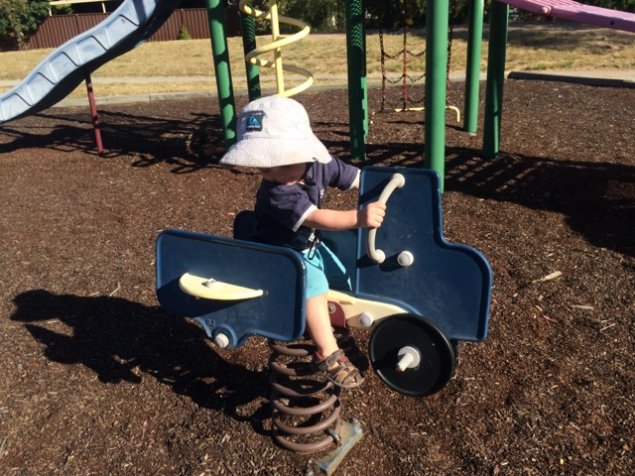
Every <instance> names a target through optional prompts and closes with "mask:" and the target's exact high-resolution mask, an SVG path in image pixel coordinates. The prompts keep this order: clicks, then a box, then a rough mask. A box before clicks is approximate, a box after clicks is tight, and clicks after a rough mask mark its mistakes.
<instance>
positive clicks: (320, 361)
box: [220, 96, 386, 388]
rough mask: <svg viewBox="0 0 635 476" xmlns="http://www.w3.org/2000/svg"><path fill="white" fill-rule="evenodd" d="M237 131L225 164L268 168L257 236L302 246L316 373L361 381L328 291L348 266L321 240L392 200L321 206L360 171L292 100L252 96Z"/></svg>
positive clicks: (379, 215)
mask: <svg viewBox="0 0 635 476" xmlns="http://www.w3.org/2000/svg"><path fill="white" fill-rule="evenodd" d="M237 138H238V141H237V142H236V144H235V145H234V146H232V147H231V148H230V149H229V151H228V152H227V153H226V154H225V156H224V157H223V158H222V159H221V161H220V163H221V164H226V165H234V166H242V167H255V168H258V169H260V171H261V174H262V182H261V184H260V188H259V190H258V192H257V194H256V205H255V214H256V219H257V227H256V231H255V233H254V234H253V235H252V237H251V239H253V240H254V241H259V242H263V243H268V244H273V245H279V246H288V247H290V248H293V249H295V250H297V251H299V252H300V253H302V256H303V258H304V261H305V263H306V269H307V289H306V296H307V303H306V325H307V329H308V332H309V334H310V336H311V338H312V339H313V342H314V343H315V345H316V347H317V352H316V355H315V360H314V367H315V369H316V372H317V373H318V374H319V375H321V376H322V377H324V378H326V379H328V380H329V381H331V382H332V383H333V384H335V385H337V386H340V387H343V388H353V387H357V386H358V385H360V384H361V383H362V381H363V377H362V375H361V374H360V372H359V370H358V369H357V368H355V366H354V365H353V364H352V363H351V362H350V361H349V360H348V358H347V357H346V356H345V355H344V352H343V351H342V350H341V349H339V347H338V344H337V341H336V339H335V336H334V334H333V329H332V328H331V322H330V318H329V312H328V301H327V297H326V296H327V292H328V289H329V281H328V280H329V279H333V278H337V279H340V280H341V279H342V278H344V281H345V280H346V277H345V269H344V266H343V265H342V264H341V262H340V261H339V260H338V258H337V257H336V256H335V255H334V254H333V253H332V252H331V250H329V248H328V247H327V246H326V245H325V244H324V243H322V242H321V241H320V239H319V230H348V229H353V228H358V227H366V228H377V227H379V226H380V225H381V223H382V220H383V218H384V214H385V209H386V206H385V205H384V204H383V203H380V202H372V203H369V204H368V205H366V206H365V207H364V208H362V209H360V210H357V209H354V210H342V211H340V210H329V209H323V208H320V201H321V200H322V198H323V197H324V193H325V191H326V189H327V187H337V188H339V189H340V190H352V189H357V188H358V187H359V173H360V171H359V170H358V169H357V168H356V167H353V166H351V165H349V164H346V163H344V162H342V161H340V160H339V159H337V158H335V157H332V156H331V155H330V154H329V152H328V150H327V149H326V147H325V146H324V144H322V142H320V140H319V139H318V138H317V137H316V136H315V135H314V134H313V131H312V130H311V125H310V123H309V117H308V115H307V112H306V110H305V109H304V107H303V106H302V105H301V104H300V103H299V102H297V101H295V100H293V99H289V98H285V97H281V96H269V97H265V98H261V99H257V100H255V101H252V102H251V103H249V104H248V105H247V106H246V107H245V108H243V110H242V111H241V113H240V117H239V119H238V131H237Z"/></svg>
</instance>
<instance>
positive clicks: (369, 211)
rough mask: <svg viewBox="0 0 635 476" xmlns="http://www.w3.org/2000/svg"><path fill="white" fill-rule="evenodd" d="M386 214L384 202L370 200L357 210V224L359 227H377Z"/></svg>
mask: <svg viewBox="0 0 635 476" xmlns="http://www.w3.org/2000/svg"><path fill="white" fill-rule="evenodd" d="M384 216H386V204H385V203H381V202H371V203H369V204H368V205H366V206H365V207H364V208H362V209H361V210H359V211H358V212H357V224H358V226H359V227H361V228H379V227H380V226H381V223H382V222H383V221H384Z"/></svg>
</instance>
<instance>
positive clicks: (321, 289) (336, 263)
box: [302, 242, 351, 299]
mask: <svg viewBox="0 0 635 476" xmlns="http://www.w3.org/2000/svg"><path fill="white" fill-rule="evenodd" d="M302 257H303V258H304V263H305V264H306V298H307V299H310V298H312V297H315V296H319V295H320V294H325V293H326V292H328V290H329V287H330V288H334V289H338V290H342V291H350V290H351V280H350V277H349V275H348V273H347V271H346V268H344V265H343V264H342V262H341V261H340V260H339V258H338V257H337V256H335V254H334V253H333V252H332V251H331V250H330V249H329V247H328V246H326V245H325V244H324V243H322V242H320V243H319V244H318V246H317V248H315V249H313V250H309V251H305V252H303V253H302Z"/></svg>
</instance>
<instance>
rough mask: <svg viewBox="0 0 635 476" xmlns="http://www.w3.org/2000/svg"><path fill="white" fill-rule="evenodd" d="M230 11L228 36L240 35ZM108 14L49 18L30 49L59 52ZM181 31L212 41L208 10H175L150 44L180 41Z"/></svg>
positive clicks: (40, 28) (153, 36)
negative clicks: (57, 49) (63, 44)
mask: <svg viewBox="0 0 635 476" xmlns="http://www.w3.org/2000/svg"><path fill="white" fill-rule="evenodd" d="M233 13H235V12H232V11H231V10H229V11H228V12H227V14H226V19H225V22H226V23H225V29H226V32H227V36H235V35H238V34H240V20H239V18H238V14H237V13H236V14H233ZM108 15H110V14H109V13H82V14H77V15H54V16H50V17H47V18H46V20H44V22H43V23H42V24H41V25H40V27H39V28H38V30H37V31H36V32H35V33H34V34H33V35H31V36H30V37H29V39H28V41H27V49H30V50H35V49H39V48H57V47H58V46H60V45H61V44H62V43H65V42H66V41H68V40H70V39H71V38H74V37H75V36H77V35H79V34H81V33H83V32H85V31H86V30H88V29H90V28H92V27H94V26H95V25H97V24H98V23H100V22H102V21H103V20H105V19H106V18H107V17H108ZM182 28H187V31H188V32H189V34H190V37H191V38H193V39H200V38H209V22H208V19H207V10H206V9H205V8H188V9H179V10H174V12H172V15H170V17H169V18H168V19H167V20H166V22H165V23H164V24H163V25H162V26H161V27H160V28H159V29H158V30H157V31H156V33H155V34H154V35H152V37H150V39H149V40H148V41H172V40H177V39H178V36H179V32H180V31H181V29H182Z"/></svg>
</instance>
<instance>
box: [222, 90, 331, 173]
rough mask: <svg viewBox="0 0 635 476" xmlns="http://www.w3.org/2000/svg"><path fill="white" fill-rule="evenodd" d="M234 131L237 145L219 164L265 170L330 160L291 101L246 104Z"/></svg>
mask: <svg viewBox="0 0 635 476" xmlns="http://www.w3.org/2000/svg"><path fill="white" fill-rule="evenodd" d="M237 129H238V130H237V133H236V136H237V142H236V143H235V144H234V145H233V146H232V147H230V149H229V150H228V151H227V153H226V154H225V155H224V156H223V158H222V159H221V160H220V163H221V164H223V165H236V166H241V167H257V168H264V169H268V168H271V167H279V166H282V165H293V164H301V163H305V162H321V163H323V164H325V163H327V162H330V161H331V160H332V157H331V154H329V152H328V150H327V149H326V146H325V145H324V144H322V142H320V140H319V139H318V138H317V137H316V136H315V134H313V131H312V130H311V124H310V122H309V115H308V114H307V112H306V110H305V109H304V107H303V106H302V104H300V103H299V102H297V101H296V100H294V99H290V98H286V97H282V96H267V97H264V98H260V99H256V100H254V101H252V102H250V103H249V104H247V105H246V106H245V107H244V108H243V110H242V111H241V112H240V116H239V117H238V126H237Z"/></svg>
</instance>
